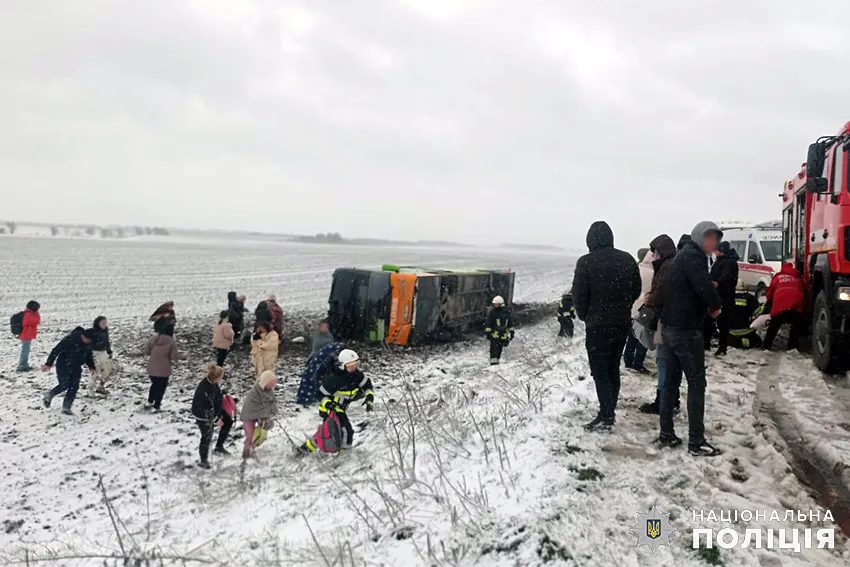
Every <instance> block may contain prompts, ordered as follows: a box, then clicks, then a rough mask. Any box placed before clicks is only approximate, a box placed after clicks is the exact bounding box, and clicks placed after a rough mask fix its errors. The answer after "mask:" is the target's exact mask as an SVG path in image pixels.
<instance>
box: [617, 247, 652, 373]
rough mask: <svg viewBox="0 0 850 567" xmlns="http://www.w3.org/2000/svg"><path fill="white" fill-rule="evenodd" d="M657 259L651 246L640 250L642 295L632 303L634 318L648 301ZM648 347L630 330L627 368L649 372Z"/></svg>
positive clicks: (624, 358) (624, 354)
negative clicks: (653, 265) (647, 366)
mask: <svg viewBox="0 0 850 567" xmlns="http://www.w3.org/2000/svg"><path fill="white" fill-rule="evenodd" d="M654 259H655V254H653V253H652V252H651V250H650V249H649V248H641V249H640V250H638V262H640V263H639V264H638V270H640V297H638V298H637V299H636V300H635V302H634V303H633V304H632V320H636V319H637V318H638V314H639V313H640V308H641V307H643V304H644V302H645V301H646V294H648V293H649V290H650V289H651V288H652V276H653V273H654V271H653V269H652V261H653V260H654ZM646 353H647V348H646V347H645V346H643V345H642V344H641V343H640V341H639V340H638V338H637V337H636V336H635V333H634V331H632V330H630V331H629V338H628V339H626V348H625V350H623V362H624V363H625V364H626V368H628V369H629V370H634V371H636V372H639V373H641V374H649V370H647V369H646V367H645V366H644V365H643V362H644V360H646Z"/></svg>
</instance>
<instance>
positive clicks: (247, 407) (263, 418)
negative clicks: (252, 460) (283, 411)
mask: <svg viewBox="0 0 850 567" xmlns="http://www.w3.org/2000/svg"><path fill="white" fill-rule="evenodd" d="M276 384H277V376H275V375H274V372H272V371H271V370H266V371H265V372H263V374H262V375H261V376H260V379H259V381H258V382H257V383H256V384H254V387H253V388H251V389H250V390H248V393H247V394H245V399H244V400H243V402H242V414H241V416H240V417H241V419H242V429H243V431H244V432H245V442H244V446H243V448H242V458H243V459H247V458H249V457H253V456H254V450H255V449H256V448H257V447H259V446H260V445H261V444H262V443H263V441H265V436H266V432H267V431H268V430H269V429H271V428H272V426H273V424H274V418H275V417H277V399H275V395H274V387H275V385H276Z"/></svg>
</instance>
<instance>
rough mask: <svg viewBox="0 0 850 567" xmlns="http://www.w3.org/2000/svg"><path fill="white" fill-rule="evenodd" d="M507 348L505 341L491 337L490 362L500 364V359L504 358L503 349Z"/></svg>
mask: <svg viewBox="0 0 850 567" xmlns="http://www.w3.org/2000/svg"><path fill="white" fill-rule="evenodd" d="M504 348H505V343H503V342H502V341H499V340H495V339H490V364H499V359H501V358H502V349H504Z"/></svg>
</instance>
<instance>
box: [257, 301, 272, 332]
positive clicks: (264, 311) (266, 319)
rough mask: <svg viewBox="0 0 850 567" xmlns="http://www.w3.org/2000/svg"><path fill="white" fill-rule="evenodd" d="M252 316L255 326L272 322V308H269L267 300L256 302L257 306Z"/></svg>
mask: <svg viewBox="0 0 850 567" xmlns="http://www.w3.org/2000/svg"><path fill="white" fill-rule="evenodd" d="M254 318H255V319H256V321H255V323H254V326H255V327H256V326H258V325H260V324H262V323H271V322H272V310H271V309H270V308H269V304H268V301H266V300H263V301H261V302H259V303H258V304H257V308H256V309H255V310H254Z"/></svg>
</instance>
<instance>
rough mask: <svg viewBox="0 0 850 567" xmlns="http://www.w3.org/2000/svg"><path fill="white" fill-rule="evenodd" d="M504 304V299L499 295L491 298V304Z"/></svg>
mask: <svg viewBox="0 0 850 567" xmlns="http://www.w3.org/2000/svg"><path fill="white" fill-rule="evenodd" d="M504 304H505V300H504V299H503V298H502V296H501V295H497V296H496V297H494V298H493V305H504Z"/></svg>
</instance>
